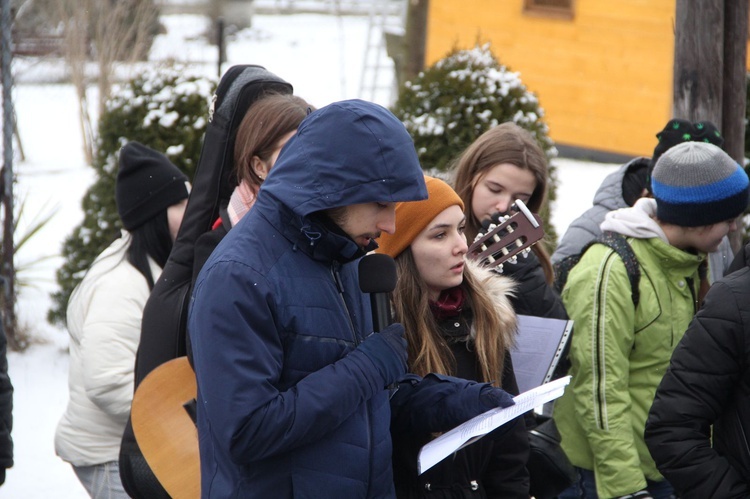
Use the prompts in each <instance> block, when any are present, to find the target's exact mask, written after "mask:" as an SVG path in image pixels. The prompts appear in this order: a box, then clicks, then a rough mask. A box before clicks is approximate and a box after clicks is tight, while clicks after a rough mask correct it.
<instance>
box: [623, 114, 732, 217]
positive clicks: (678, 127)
mask: <svg viewBox="0 0 750 499" xmlns="http://www.w3.org/2000/svg"><path fill="white" fill-rule="evenodd" d="M656 138H657V139H659V142H658V143H657V144H656V147H654V153H653V154H652V155H651V161H649V166H648V173H647V175H646V184H645V186H646V189H648V191H649V192H653V191H652V190H651V178H652V174H653V171H654V166H656V162H657V161H659V158H660V157H661V155H662V154H664V153H665V152H667V151H668V150H669V149H671V148H672V147H674V146H676V145H677V144H682V143H683V142H703V143H706V144H713V145H715V146H718V147H721V146H723V145H724V137H722V136H721V133H720V132H719V130H718V128H716V125H714V124H713V123H711V122H710V121H697V122H695V123H692V122H690V121H688V120H683V119H679V118H675V119H671V120H669V121H668V122H667V124H666V125H664V129H663V130H662V131H660V132H659V133H657V134H656ZM631 206H632V205H631Z"/></svg>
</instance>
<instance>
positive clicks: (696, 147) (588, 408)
mask: <svg viewBox="0 0 750 499" xmlns="http://www.w3.org/2000/svg"><path fill="white" fill-rule="evenodd" d="M652 190H653V194H654V197H653V198H641V199H639V200H638V201H636V203H635V204H634V205H633V206H632V207H630V208H623V209H620V210H616V211H613V212H610V213H609V214H607V217H606V218H605V220H604V222H603V223H602V226H601V227H602V230H603V231H612V232H615V233H618V234H621V235H622V236H625V238H626V241H627V242H626V243H625V244H628V245H629V246H630V247H631V248H632V252H633V253H634V254H635V261H634V262H629V264H630V265H632V266H634V267H636V268H635V269H630V271H631V272H632V271H635V272H637V273H639V274H640V278H639V279H638V284H637V285H638V292H639V293H640V300H639V301H638V303H637V304H635V303H634V302H633V299H632V297H631V291H632V290H631V283H630V281H629V278H628V276H629V271H628V270H626V268H625V265H626V264H625V262H624V261H623V260H622V259H621V258H620V257H619V255H618V253H617V252H615V251H614V250H613V249H612V248H610V247H608V246H604V245H602V244H594V245H592V246H591V247H590V248H589V249H588V250H587V251H586V252H585V253H584V254H583V255H582V256H581V259H580V261H579V262H578V264H577V265H576V266H575V267H573V269H572V270H571V271H570V274H569V276H568V279H567V282H566V285H565V288H564V289H563V291H562V299H563V302H564V304H565V307H566V309H567V311H568V314H569V315H570V318H571V319H573V320H574V321H575V324H576V328H575V334H574V335H573V336H572V339H571V342H570V355H569V358H570V362H571V368H570V374H571V375H572V376H573V378H572V381H571V384H570V385H569V386H568V387H567V389H566V390H565V394H564V395H563V396H562V397H561V398H560V399H559V400H558V401H557V403H556V404H555V409H554V419H555V422H556V424H557V427H558V430H559V431H560V435H561V436H562V447H563V450H564V451H565V452H566V454H567V455H568V458H569V459H570V461H571V463H573V465H574V466H576V467H577V468H578V470H579V474H580V481H579V482H578V483H576V484H575V485H574V487H573V488H572V489H570V490H567V491H566V492H565V493H563V494H561V495H559V496H558V497H560V498H563V499H564V498H570V497H581V495H580V494H581V490H585V491H587V493H586V495H585V497H597V495H598V497H616V498H620V497H637V498H643V499H645V498H657V499H662V498H663V499H666V498H669V497H670V496H671V495H672V493H673V490H672V486H671V485H670V484H669V483H668V482H667V481H666V480H665V479H664V478H663V477H662V475H661V474H660V473H659V470H658V469H657V466H656V464H655V463H654V460H653V459H652V458H651V455H650V454H649V450H648V448H647V447H646V443H645V440H644V436H643V435H644V428H645V424H646V417H647V415H648V411H649V409H650V407H651V404H652V402H653V395H654V392H655V391H656V388H657V386H658V385H659V382H660V381H661V378H662V376H663V375H664V373H665V372H666V369H667V366H668V364H669V360H670V357H671V355H672V349H673V348H674V347H675V345H677V343H678V342H679V340H680V338H681V337H682V336H683V334H684V332H685V330H686V329H687V328H688V325H689V324H690V321H691V320H692V318H693V315H694V314H695V312H696V310H697V307H698V305H699V304H700V300H701V296H702V294H701V290H702V289H701V283H702V281H703V282H704V283H707V281H705V276H702V274H701V273H699V269H700V268H701V267H704V266H705V264H704V262H705V260H706V254H707V253H708V252H710V251H713V250H715V249H716V248H717V247H718V245H719V243H720V242H721V240H722V238H723V237H724V236H725V235H726V234H727V233H728V232H729V231H730V230H731V229H735V228H736V224H735V219H736V217H737V216H739V215H740V214H741V213H742V212H743V211H744V210H745V208H746V207H747V204H748V196H749V195H750V191H749V190H748V178H747V175H746V174H745V172H744V171H743V170H742V168H740V166H739V165H738V164H737V163H736V162H735V161H734V160H733V159H732V158H730V157H729V156H728V155H727V154H726V153H725V152H724V151H722V150H721V149H720V148H719V147H717V146H715V145H713V144H710V143H703V142H685V143H683V144H679V145H676V146H674V147H672V148H670V149H669V150H668V151H666V152H665V153H664V154H663V155H662V156H661V157H660V158H659V160H658V161H657V163H656V165H655V167H654V170H653V174H652ZM701 277H703V279H702V278H701ZM706 288H707V286H706Z"/></svg>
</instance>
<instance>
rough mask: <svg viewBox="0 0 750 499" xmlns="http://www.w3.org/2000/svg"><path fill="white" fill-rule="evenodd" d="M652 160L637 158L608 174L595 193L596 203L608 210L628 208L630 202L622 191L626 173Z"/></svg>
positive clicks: (646, 164)
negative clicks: (627, 201) (626, 200)
mask: <svg viewBox="0 0 750 499" xmlns="http://www.w3.org/2000/svg"><path fill="white" fill-rule="evenodd" d="M650 161H651V160H650V159H649V158H645V157H639V158H635V159H633V160H631V161H629V162H628V163H626V164H624V165H622V166H621V167H620V168H618V169H617V170H615V171H614V172H612V173H610V174H609V175H607V176H606V177H605V178H604V180H603V181H602V183H601V185H600V186H599V188H598V189H597V190H596V194H594V205H599V206H602V207H604V208H606V209H607V210H608V211H612V210H618V209H620V208H627V207H628V203H626V202H625V199H624V197H623V193H622V191H623V185H622V183H623V180H624V178H625V175H626V174H627V172H628V170H630V169H631V168H634V167H639V166H648V164H649V163H650Z"/></svg>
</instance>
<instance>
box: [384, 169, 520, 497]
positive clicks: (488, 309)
mask: <svg viewBox="0 0 750 499" xmlns="http://www.w3.org/2000/svg"><path fill="white" fill-rule="evenodd" d="M425 180H426V184H427V192H428V193H429V199H427V200H425V201H419V202H412V203H399V204H398V205H396V226H397V227H400V228H399V229H398V230H397V231H396V233H395V234H393V235H391V234H383V236H382V237H381V238H380V247H379V248H378V249H377V250H376V252H378V253H384V254H386V255H389V256H391V257H393V258H394V259H395V260H396V264H397V269H398V283H397V285H396V290H395V291H394V293H393V305H394V309H395V312H396V313H395V317H396V320H398V321H399V322H401V323H403V324H404V327H405V330H406V340H407V343H408V345H409V370H410V371H411V372H413V373H415V374H418V375H421V376H426V375H428V374H429V373H439V374H444V375H450V376H458V377H461V378H466V379H472V380H477V381H482V382H486V383H493V384H495V385H496V386H501V387H502V388H503V389H505V390H506V391H507V392H508V393H512V394H513V395H518V385H517V384H516V378H515V374H514V372H513V365H512V363H511V358H510V346H511V345H512V343H513V340H514V336H515V333H516V315H515V313H514V312H513V306H512V305H511V303H510V300H509V295H510V294H511V293H512V291H513V289H514V287H515V284H514V283H513V281H512V280H511V279H510V278H508V277H504V276H497V275H496V274H494V273H493V272H492V271H490V270H488V269H485V268H482V267H480V266H478V265H476V264H474V265H470V264H469V263H468V262H467V261H466V260H465V258H464V257H465V256H466V253H467V251H468V245H467V242H466V235H465V234H464V229H465V227H466V217H465V215H464V213H463V210H464V204H463V201H461V198H460V197H458V194H456V192H455V191H454V190H453V189H451V187H450V186H448V184H446V183H445V182H443V181H442V180H440V179H437V178H432V177H425ZM392 436H393V447H394V458H393V472H394V479H395V483H396V496H397V497H398V498H399V499H412V498H436V499H438V498H445V499H448V498H456V499H460V498H468V497H474V498H487V497H502V498H506V499H512V498H518V499H528V497H529V474H528V472H527V470H526V461H527V460H528V457H529V441H528V437H527V435H526V426H525V424H524V421H523V418H517V419H515V420H513V421H512V422H510V423H507V424H506V425H505V426H504V427H503V428H502V430H498V431H496V432H495V433H493V434H490V435H488V436H486V437H485V438H482V439H480V440H479V441H478V442H476V443H474V444H472V445H470V446H468V447H465V448H463V449H460V450H459V451H458V452H456V454H455V455H454V456H453V457H451V458H450V459H446V460H444V461H442V462H441V463H439V464H437V465H436V466H434V467H433V468H431V469H429V470H427V471H426V472H425V473H423V474H421V475H419V474H418V473H417V456H418V453H419V449H420V448H421V447H422V446H423V445H424V444H426V443H427V442H429V441H430V440H431V439H432V435H430V434H429V433H426V432H409V433H396V432H395V431H394V432H393V433H392Z"/></svg>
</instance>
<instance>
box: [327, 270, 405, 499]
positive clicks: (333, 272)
mask: <svg viewBox="0 0 750 499" xmlns="http://www.w3.org/2000/svg"><path fill="white" fill-rule="evenodd" d="M339 268H341V264H340V263H338V262H336V261H334V262H333V263H332V264H331V275H332V276H333V282H335V283H336V289H337V290H338V292H339V296H340V297H341V303H342V304H343V305H344V310H346V317H347V319H349V327H350V328H351V330H352V338H354V346H355V347H356V346H359V338H358V336H357V330H356V329H355V328H354V322H353V321H352V315H351V313H350V312H349V307H348V306H347V305H346V299H345V298H344V283H343V282H342V281H341V274H339ZM394 393H395V392H394ZM371 404H372V401H371V400H368V401H367V408H368V409H367V412H366V414H365V416H366V419H367V428H368V431H367V446H368V448H369V449H370V463H371V464H370V465H369V466H368V469H369V473H370V477H369V478H368V480H367V497H370V495H371V490H372V482H373V480H372V473H373V471H372V466H373V465H372V463H373V462H374V459H373V453H374V452H375V447H374V446H373V444H372V441H373V436H372V424H371V422H370V411H371V409H372V407H371Z"/></svg>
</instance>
